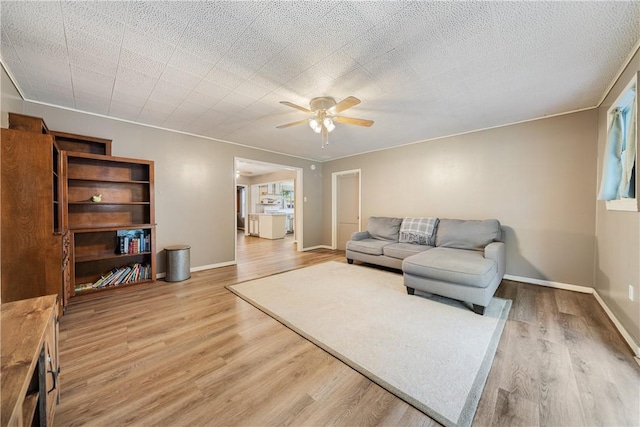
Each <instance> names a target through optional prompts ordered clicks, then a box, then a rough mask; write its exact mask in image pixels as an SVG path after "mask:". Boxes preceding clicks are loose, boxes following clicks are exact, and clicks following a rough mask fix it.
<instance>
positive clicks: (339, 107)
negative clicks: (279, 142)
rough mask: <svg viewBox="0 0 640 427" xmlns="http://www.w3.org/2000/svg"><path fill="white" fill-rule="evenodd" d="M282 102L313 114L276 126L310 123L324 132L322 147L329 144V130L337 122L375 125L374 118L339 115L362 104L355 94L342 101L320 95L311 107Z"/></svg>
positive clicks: (313, 127)
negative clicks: (366, 118)
mask: <svg viewBox="0 0 640 427" xmlns="http://www.w3.org/2000/svg"><path fill="white" fill-rule="evenodd" d="M280 104H283V105H286V106H288V107H291V108H295V109H297V110H300V111H303V112H305V113H309V114H311V115H313V117H312V118H310V119H302V120H297V121H295V122H291V123H286V124H284V125H280V126H276V128H278V129H283V128H288V127H290V126H295V125H301V124H303V123H308V124H309V126H310V127H311V129H313V131H314V132H315V133H321V134H322V148H324V146H325V145H327V144H329V132H331V131H332V130H334V129H335V128H336V125H335V123H344V124H348V125H356V126H366V127H370V126H371V125H373V121H372V120H365V119H356V118H353V117H344V116H338V115H337V114H338V113H340V112H342V111H344V110H346V109H348V108H351V107H354V106H356V105H358V104H360V100H359V99H358V98H356V97H354V96H348V97H346V98H345V99H343V100H342V101H340V102H336V100H335V99H333V98H332V97H330V96H320V97H317V98H313V99H312V100H311V101H310V102H309V107H310V108H305V107H301V106H300V105H296V104H293V103H291V102H288V101H280Z"/></svg>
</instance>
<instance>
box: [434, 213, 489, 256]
mask: <svg viewBox="0 0 640 427" xmlns="http://www.w3.org/2000/svg"><path fill="white" fill-rule="evenodd" d="M500 236H501V231H500V222H499V221H498V220H497V219H486V220H482V221H479V220H461V219H441V220H440V222H439V223H438V231H437V233H436V246H437V247H442V248H457V249H475V250H483V249H484V247H485V246H487V245H488V244H489V243H491V242H495V241H499V240H500Z"/></svg>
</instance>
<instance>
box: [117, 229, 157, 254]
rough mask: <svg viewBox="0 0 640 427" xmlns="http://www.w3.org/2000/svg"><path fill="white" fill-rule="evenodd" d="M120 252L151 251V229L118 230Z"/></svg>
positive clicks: (118, 249)
mask: <svg viewBox="0 0 640 427" xmlns="http://www.w3.org/2000/svg"><path fill="white" fill-rule="evenodd" d="M116 235H117V239H118V242H117V243H118V244H117V245H116V251H117V253H118V254H122V255H125V254H139V253H143V252H150V251H151V234H150V232H149V230H142V229H138V230H118V231H117V232H116Z"/></svg>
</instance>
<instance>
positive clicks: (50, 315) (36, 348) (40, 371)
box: [0, 295, 60, 427]
mask: <svg viewBox="0 0 640 427" xmlns="http://www.w3.org/2000/svg"><path fill="white" fill-rule="evenodd" d="M0 312H1V314H2V320H1V322H2V323H1V328H2V331H1V333H2V348H1V350H0V362H1V367H0V382H1V385H0V399H1V400H0V407H1V408H2V411H1V414H0V417H1V419H0V425H2V426H10V427H14V426H51V425H53V415H54V412H55V407H56V405H57V404H58V402H59V400H60V387H59V385H60V382H59V379H58V374H59V372H60V369H59V364H58V297H57V295H47V296H43V297H38V298H32V299H26V300H20V301H14V302H9V303H6V304H2V305H1V306H0Z"/></svg>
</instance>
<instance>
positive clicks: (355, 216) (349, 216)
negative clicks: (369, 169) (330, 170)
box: [336, 172, 360, 250]
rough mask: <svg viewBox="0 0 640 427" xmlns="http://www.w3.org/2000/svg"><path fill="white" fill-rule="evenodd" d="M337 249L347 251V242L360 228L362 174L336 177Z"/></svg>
mask: <svg viewBox="0 0 640 427" xmlns="http://www.w3.org/2000/svg"><path fill="white" fill-rule="evenodd" d="M336 178H337V179H336V205H337V206H336V226H337V230H336V231H337V245H336V247H337V249H340V250H345V246H346V243H347V240H349V239H350V238H351V235H352V234H353V233H355V232H356V231H359V228H360V173H359V172H353V173H347V174H339V175H337V177H336Z"/></svg>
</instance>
